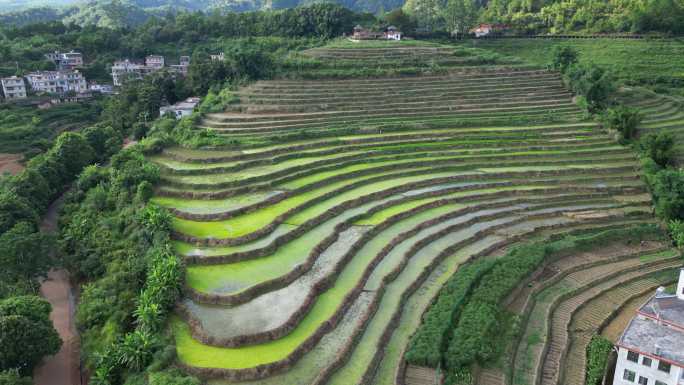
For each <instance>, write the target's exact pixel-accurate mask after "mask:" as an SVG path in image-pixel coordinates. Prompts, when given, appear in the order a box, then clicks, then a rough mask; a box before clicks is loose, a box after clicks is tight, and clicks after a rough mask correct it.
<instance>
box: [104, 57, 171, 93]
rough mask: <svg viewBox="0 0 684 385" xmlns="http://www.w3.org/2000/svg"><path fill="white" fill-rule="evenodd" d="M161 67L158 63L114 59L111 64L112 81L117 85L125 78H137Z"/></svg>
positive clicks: (121, 83)
mask: <svg viewBox="0 0 684 385" xmlns="http://www.w3.org/2000/svg"><path fill="white" fill-rule="evenodd" d="M162 68H163V67H159V66H158V65H155V66H148V65H146V64H140V63H135V62H132V61H130V60H128V59H126V60H120V61H116V62H114V65H113V66H112V81H113V83H114V86H117V87H119V86H121V85H123V83H124V81H125V80H127V79H136V80H139V79H142V78H143V77H144V76H146V75H148V74H151V73H153V72H156V71H159V70H160V69H162Z"/></svg>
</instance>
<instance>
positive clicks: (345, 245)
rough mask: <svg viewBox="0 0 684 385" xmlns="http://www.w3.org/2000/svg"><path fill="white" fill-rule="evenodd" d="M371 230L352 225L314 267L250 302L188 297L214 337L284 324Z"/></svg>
mask: <svg viewBox="0 0 684 385" xmlns="http://www.w3.org/2000/svg"><path fill="white" fill-rule="evenodd" d="M367 231H368V228H367V227H357V226H355V227H352V228H350V229H348V230H346V231H344V232H342V233H341V234H340V237H339V238H338V240H337V241H336V242H335V243H333V244H332V245H330V246H329V247H328V248H327V249H326V250H325V251H324V252H323V253H321V255H320V256H319V257H318V259H317V260H316V262H315V263H314V265H313V267H312V268H311V270H309V271H307V272H306V273H305V274H304V275H303V276H301V277H299V278H298V279H297V280H296V281H294V282H293V283H291V284H289V285H288V286H286V287H284V288H282V289H280V290H276V291H271V292H268V293H266V294H263V295H261V296H259V297H257V298H255V299H253V300H251V301H250V302H248V303H245V304H242V305H238V306H234V307H226V306H212V305H205V304H198V303H195V302H193V301H192V300H190V299H186V300H185V301H184V303H185V305H186V306H187V307H188V309H189V310H190V312H191V313H192V315H193V317H195V318H196V319H198V320H199V321H200V322H201V324H202V329H203V330H204V331H205V332H206V333H207V334H209V335H210V336H213V337H218V338H226V337H235V336H240V335H250V334H256V333H260V332H265V331H268V330H273V329H275V328H277V327H279V326H282V325H283V324H284V323H285V322H286V321H287V320H288V319H289V318H290V317H291V316H292V315H293V313H295V312H296V311H297V310H299V308H300V307H301V306H302V305H303V303H304V302H305V300H306V298H307V296H308V295H310V293H311V289H312V287H313V285H314V284H316V283H317V282H319V281H320V280H321V279H322V278H324V277H326V276H328V275H329V274H330V273H331V272H332V270H333V269H334V267H335V265H336V264H337V263H339V261H340V259H341V258H342V257H343V256H344V254H345V253H347V252H348V251H349V249H350V248H351V246H352V245H353V244H354V243H355V242H356V241H358V240H359V238H361V236H362V235H363V234H364V233H365V232H367Z"/></svg>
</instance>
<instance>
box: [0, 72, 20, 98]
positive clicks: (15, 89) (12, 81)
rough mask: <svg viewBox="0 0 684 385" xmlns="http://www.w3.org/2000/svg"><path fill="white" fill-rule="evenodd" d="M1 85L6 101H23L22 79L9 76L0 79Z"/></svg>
mask: <svg viewBox="0 0 684 385" xmlns="http://www.w3.org/2000/svg"><path fill="white" fill-rule="evenodd" d="M0 83H1V84H2V92H3V94H4V95H5V99H7V100H16V99H25V98H26V84H25V83H24V79H23V78H20V77H19V76H11V77H8V78H2V79H0Z"/></svg>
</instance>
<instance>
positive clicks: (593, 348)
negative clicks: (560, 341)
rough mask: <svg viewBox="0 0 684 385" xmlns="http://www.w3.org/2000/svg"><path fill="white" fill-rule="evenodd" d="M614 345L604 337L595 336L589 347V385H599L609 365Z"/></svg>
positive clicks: (587, 382) (587, 381)
mask: <svg viewBox="0 0 684 385" xmlns="http://www.w3.org/2000/svg"><path fill="white" fill-rule="evenodd" d="M611 350H613V343H612V342H610V341H609V340H608V339H606V338H605V337H603V336H600V335H595V336H594V337H592V339H591V342H590V343H589V346H587V380H586V384H587V385H599V384H601V381H602V380H603V374H604V373H605V372H606V365H607V364H608V355H609V354H610V352H611Z"/></svg>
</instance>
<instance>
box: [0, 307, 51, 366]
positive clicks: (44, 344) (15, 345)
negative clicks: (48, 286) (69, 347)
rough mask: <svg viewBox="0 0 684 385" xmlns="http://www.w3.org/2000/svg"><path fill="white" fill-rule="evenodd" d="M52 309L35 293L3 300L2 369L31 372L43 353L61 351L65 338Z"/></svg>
mask: <svg viewBox="0 0 684 385" xmlns="http://www.w3.org/2000/svg"><path fill="white" fill-rule="evenodd" d="M51 309H52V308H51V306H50V304H49V303H48V302H47V301H45V300H44V299H41V298H38V297H35V296H24V297H12V298H8V299H5V300H3V301H1V302H0V370H8V369H17V370H19V373H21V374H25V375H29V374H30V373H32V372H33V368H34V367H35V366H36V365H37V364H38V363H39V362H40V361H41V360H42V359H43V357H45V356H48V355H52V354H55V353H57V351H59V348H60V346H61V345H62V341H61V340H60V339H59V335H58V334H57V331H56V330H55V328H54V326H53V325H52V321H50V310H51Z"/></svg>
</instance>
